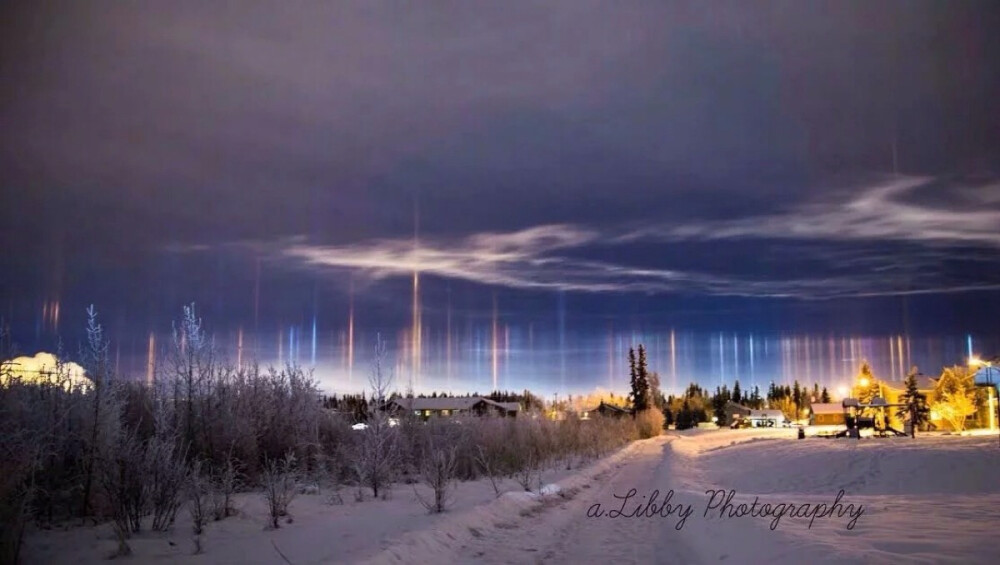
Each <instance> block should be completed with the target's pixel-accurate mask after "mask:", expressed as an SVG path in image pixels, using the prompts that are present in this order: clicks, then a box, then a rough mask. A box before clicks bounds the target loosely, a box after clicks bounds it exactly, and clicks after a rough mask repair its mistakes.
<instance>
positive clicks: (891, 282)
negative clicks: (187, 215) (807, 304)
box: [280, 178, 1000, 298]
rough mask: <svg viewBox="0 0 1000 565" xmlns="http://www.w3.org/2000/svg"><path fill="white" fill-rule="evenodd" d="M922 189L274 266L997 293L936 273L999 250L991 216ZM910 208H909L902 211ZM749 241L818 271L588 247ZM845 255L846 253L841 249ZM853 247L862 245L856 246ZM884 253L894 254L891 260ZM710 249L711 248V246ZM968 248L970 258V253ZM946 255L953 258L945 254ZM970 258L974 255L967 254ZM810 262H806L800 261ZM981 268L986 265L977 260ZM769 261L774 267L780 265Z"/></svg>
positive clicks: (321, 248) (360, 248)
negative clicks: (598, 254) (726, 216)
mask: <svg viewBox="0 0 1000 565" xmlns="http://www.w3.org/2000/svg"><path fill="white" fill-rule="evenodd" d="M929 182H930V181H929V179H918V178H903V179H893V180H890V181H887V182H886V183H883V184H878V185H875V186H871V187H865V188H863V189H862V190H860V191H855V192H854V194H853V195H852V196H851V197H849V198H848V199H846V200H844V201H842V202H832V203H831V202H826V203H807V204H804V205H802V206H799V207H797V208H793V209H791V210H789V211H787V212H783V213H780V214H772V215H765V216H760V217H755V218H740V219H735V220H724V221H710V222H694V221H692V222H688V223H681V224H675V225H661V224H657V225H649V226H645V227H641V228H639V229H630V230H625V229H621V230H609V229H601V230H599V229H593V228H586V227H582V226H577V225H572V224H550V225H541V226H535V227H531V228H528V229H522V230H517V231H511V232H488V233H476V234H471V235H466V236H463V237H459V238H451V239H446V238H434V237H431V238H423V239H420V240H419V241H418V240H415V239H410V238H407V239H383V240H374V241H367V242H361V243H355V244H349V245H314V244H310V243H308V242H305V241H303V240H296V241H291V242H289V243H287V245H285V246H284V247H282V248H281V251H280V253H281V255H282V256H283V257H285V258H290V259H293V260H296V261H300V262H302V263H304V264H305V265H308V266H313V267H327V268H343V269H351V270H355V271H361V272H364V273H367V274H369V275H370V276H372V277H374V278H384V277H390V276H399V275H409V274H411V273H413V272H415V271H416V272H420V273H425V274H430V275H436V276H439V277H444V278H451V279H460V280H465V281H471V282H475V283H481V284H485V285H495V286H502V287H510V288H520V289H551V290H566V291H584V292H645V293H663V292H688V293H699V294H710V295H731V296H761V297H796V298H830V297H837V296H881V295H899V294H921V293H947V292H966V291H972V290H991V289H998V288H1000V278H997V277H994V278H987V279H985V280H983V279H981V278H980V279H978V280H976V279H973V280H969V279H964V278H960V277H954V276H949V275H948V273H945V272H941V271H942V270H943V269H942V267H941V265H942V264H943V262H945V261H949V260H960V261H977V260H978V261H981V260H983V259H984V256H983V253H986V254H987V255H993V253H994V252H995V249H996V248H1000V211H997V210H993V209H990V208H988V207H985V204H986V203H988V198H989V197H988V195H987V196H985V197H984V200H983V201H982V202H983V204H984V207H983V208H977V209H965V210H958V209H942V208H936V207H932V206H931V205H926V204H920V203H917V202H916V201H915V199H914V198H913V196H914V192H915V191H916V190H917V189H919V188H921V187H924V186H927V185H928V183H929ZM907 198H909V200H907ZM742 239H759V240H766V241H769V242H774V241H776V240H777V241H781V240H786V241H795V242H804V243H805V244H807V245H808V246H810V247H808V248H803V249H799V250H798V253H799V255H800V256H796V257H787V258H786V259H787V260H788V261H792V260H796V259H802V257H801V255H802V254H803V253H808V252H810V251H811V252H813V253H815V252H816V249H817V246H820V248H822V246H823V245H834V244H836V245H838V247H837V248H836V249H833V248H832V247H831V248H829V249H824V250H823V258H825V262H826V265H825V267H824V268H822V269H819V270H817V271H816V274H810V273H803V274H802V275H801V276H797V277H795V276H793V277H788V276H786V273H787V272H788V271H789V269H787V268H786V269H775V270H773V272H776V273H778V272H780V273H782V275H781V276H766V273H768V272H772V271H771V270H769V269H761V271H762V272H764V273H765V275H761V273H760V272H758V273H753V272H750V273H741V272H736V271H732V272H718V269H716V270H713V271H707V270H706V271H698V270H692V269H674V268H669V266H660V267H639V266H636V265H633V264H630V262H629V261H628V260H626V259H624V258H622V259H620V260H618V259H615V260H611V261H607V260H603V261H597V260H592V259H586V258H581V257H587V255H588V253H587V251H588V250H593V249H594V248H596V247H603V248H605V249H607V248H608V247H610V248H612V249H615V248H622V249H623V250H624V249H627V248H628V247H629V246H630V245H633V244H654V245H658V246H664V247H667V246H679V245H686V244H687V243H686V242H699V243H703V242H713V241H715V242H718V241H720V240H742ZM845 242H847V243H848V244H849V245H847V246H846V247H845V246H844V243H845ZM861 242H864V243H865V244H864V245H860V244H859V243H861ZM886 242H891V243H895V244H905V248H904V250H903V251H900V252H898V253H897V254H894V252H893V251H892V248H891V247H890V248H886V247H885V245H886ZM720 244H721V243H720ZM970 249H972V250H973V251H969V250H970ZM951 250H954V253H952V252H951ZM976 250H978V251H976ZM809 258H810V259H813V260H816V257H809ZM987 259H988V257H987ZM779 261H780V259H779Z"/></svg>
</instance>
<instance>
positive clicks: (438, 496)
mask: <svg viewBox="0 0 1000 565" xmlns="http://www.w3.org/2000/svg"><path fill="white" fill-rule="evenodd" d="M421 477H422V478H423V482H424V484H425V485H427V486H428V487H430V489H431V491H432V492H433V493H434V499H433V500H425V499H424V498H423V497H422V496H420V493H419V492H418V491H417V489H416V487H414V489H413V491H414V492H415V493H416V494H417V499H418V500H419V501H420V503H421V504H423V506H424V508H426V509H427V510H429V511H430V512H431V513H432V514H439V513H441V512H444V511H445V509H446V508H447V507H448V506H449V505H450V504H451V503H452V496H453V494H454V490H455V449H454V448H451V449H433V450H432V451H431V454H430V455H429V456H426V457H424V463H423V468H422V469H421Z"/></svg>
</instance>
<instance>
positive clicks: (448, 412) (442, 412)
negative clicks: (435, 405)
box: [441, 410, 451, 416]
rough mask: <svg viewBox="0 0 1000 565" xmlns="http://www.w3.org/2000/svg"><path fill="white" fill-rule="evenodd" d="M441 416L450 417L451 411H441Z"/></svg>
mask: <svg viewBox="0 0 1000 565" xmlns="http://www.w3.org/2000/svg"><path fill="white" fill-rule="evenodd" d="M441 415H442V416H451V410H442V411H441Z"/></svg>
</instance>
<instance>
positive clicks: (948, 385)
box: [931, 366, 976, 431]
mask: <svg viewBox="0 0 1000 565" xmlns="http://www.w3.org/2000/svg"><path fill="white" fill-rule="evenodd" d="M974 377H975V374H974V373H973V372H972V371H970V370H969V369H968V368H967V367H962V366H954V367H945V368H944V370H943V371H942V372H941V377H940V378H938V381H937V384H936V385H935V386H934V401H933V402H932V403H931V409H932V410H933V411H935V412H937V413H938V414H939V415H940V416H941V419H942V420H944V421H946V422H948V424H950V425H951V427H952V429H953V430H955V431H961V430H964V429H965V420H966V418H968V417H969V416H971V415H973V414H975V413H976V385H975V380H974Z"/></svg>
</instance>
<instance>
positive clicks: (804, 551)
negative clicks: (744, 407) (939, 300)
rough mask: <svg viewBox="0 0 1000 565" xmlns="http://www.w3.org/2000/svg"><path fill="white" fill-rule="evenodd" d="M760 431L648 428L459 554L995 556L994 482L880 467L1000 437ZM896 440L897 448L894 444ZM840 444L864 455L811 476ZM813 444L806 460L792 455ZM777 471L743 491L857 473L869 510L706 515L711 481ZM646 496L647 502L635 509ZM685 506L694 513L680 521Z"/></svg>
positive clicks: (800, 492)
mask: <svg viewBox="0 0 1000 565" xmlns="http://www.w3.org/2000/svg"><path fill="white" fill-rule="evenodd" d="M757 441H759V440H753V441H751V444H752V445H751V444H747V445H740V446H737V447H730V445H731V444H732V443H733V442H732V441H731V437H730V436H729V435H728V432H720V433H719V434H716V435H715V436H706V437H704V438H690V437H682V438H677V437H669V436H664V437H661V438H657V439H654V440H647V441H644V442H639V443H638V444H636V445H634V446H633V448H632V449H630V450H629V451H628V453H627V454H626V455H625V456H624V457H621V458H619V459H618V460H617V461H615V462H614V464H613V465H612V466H610V468H608V469H606V470H604V471H603V472H600V473H597V474H589V475H588V474H584V476H583V477H581V479H583V482H578V483H577V485H576V486H579V487H580V488H579V489H578V490H577V489H576V488H571V489H569V490H568V491H565V492H564V494H565V496H564V497H548V498H547V499H546V500H545V502H543V503H542V504H540V505H537V506H535V507H533V508H531V509H530V510H529V511H524V512H521V514H520V515H519V517H518V518H517V519H514V520H509V521H506V522H503V521H501V522H497V523H495V524H493V527H491V528H486V529H477V532H476V535H474V536H472V538H471V539H469V540H468V541H466V542H464V543H463V544H461V547H460V548H459V550H458V555H457V556H456V557H457V559H456V560H457V562H460V563H493V564H498V563H574V564H578V563H610V562H614V563H664V564H671V563H685V564H689V563H695V564H697V563H724V562H739V563H747V562H758V563H762V562H767V563H801V562H809V563H843V562H845V560H848V561H858V560H860V561H863V562H865V563H941V562H964V563H988V562H991V561H992V560H991V558H990V557H989V556H991V555H992V551H991V549H990V547H991V546H992V541H991V540H992V538H993V533H992V532H991V527H992V526H991V525H990V524H995V523H996V522H997V520H998V518H1000V510H998V505H997V502H1000V493H998V492H997V490H996V489H995V488H994V487H992V486H990V485H988V484H984V483H980V484H977V485H973V487H972V491H961V490H959V492H953V493H948V492H942V491H941V490H940V487H939V486H937V485H940V484H941V482H940V481H935V479H934V477H932V476H930V475H928V477H927V478H926V479H923V480H917V479H910V480H908V481H906V482H905V483H900V482H899V480H898V479H895V478H893V475H897V476H898V475H900V474H901V473H897V472H896V470H895V469H893V472H892V474H890V473H885V472H883V471H882V469H881V467H882V466H887V465H889V464H892V463H893V462H895V461H896V460H908V458H911V457H919V458H920V462H921V463H920V464H916V460H915V459H914V466H915V467H917V468H918V469H919V468H925V467H930V468H933V465H934V463H935V462H937V461H949V460H950V461H952V462H953V461H955V460H956V458H961V457H965V458H968V459H969V460H971V461H977V462H981V464H985V465H993V464H995V462H996V461H997V454H996V452H995V451H993V450H982V449H981V448H980V447H978V446H975V445H969V444H968V442H955V441H953V440H949V441H947V442H944V443H942V444H941V445H938V444H937V443H931V444H925V445H921V444H919V443H912V442H911V443H898V444H893V445H889V444H877V443H868V444H865V443H861V444H852V443H848V442H842V443H838V444H831V443H823V442H826V440H813V441H812V442H795V441H788V440H787V439H778V440H777V441H767V440H766V438H765V439H764V441H765V443H757ZM713 442H716V443H713ZM883 445H885V446H888V447H889V448H890V449H881V448H882V446H883ZM840 456H844V457H847V458H848V459H849V460H850V461H853V462H855V463H858V462H863V464H855V465H853V466H852V467H851V468H850V469H849V470H847V471H840V472H839V474H838V475H837V477H838V479H837V480H840V481H842V482H840V483H838V482H837V481H836V480H828V481H825V482H826V484H824V485H819V486H817V485H811V484H810V483H809V481H810V480H815V478H816V477H817V476H819V477H822V474H821V473H822V471H823V470H825V468H826V467H831V466H834V461H836V460H837V458H838V457H840ZM803 457H804V458H805V460H804V461H802V462H798V463H797V464H791V465H790V464H788V463H794V462H797V461H798V459H796V458H803ZM734 459H735V461H734ZM741 459H742V460H743V461H742V464H741V462H740V460H741ZM983 459H985V460H983ZM805 461H811V463H806V462H805ZM720 464H721V465H723V468H721V469H720V468H718V467H719V465H720ZM949 464H953V463H949ZM852 472H853V473H855V475H851V473H852ZM720 479H721V480H720ZM764 479H770V480H771V481H772V482H773V483H774V484H775V486H776V488H769V489H760V490H754V491H748V492H759V493H762V494H759V495H757V494H745V493H744V492H742V491H741V492H739V494H738V495H737V498H736V499H735V501H734V502H739V501H742V502H746V503H747V504H749V503H751V502H752V501H753V500H754V499H755V498H756V497H758V496H759V497H760V498H761V501H762V503H763V502H764V501H770V502H772V503H774V504H780V503H793V504H796V505H801V504H804V503H809V504H810V505H811V506H813V507H815V506H816V505H819V504H824V503H825V504H831V505H832V503H833V502H834V498H835V496H836V492H837V490H838V489H840V488H844V487H848V488H847V490H848V493H847V494H846V496H845V498H844V499H843V502H844V506H845V507H846V506H847V505H848V504H856V505H859V506H860V505H864V508H865V513H864V514H859V515H858V518H857V521H856V527H854V528H852V529H849V528H848V527H847V525H848V523H849V522H850V521H851V515H850V514H846V515H842V516H839V517H838V516H828V517H825V518H824V517H821V518H819V519H817V520H816V521H815V524H814V525H813V527H812V528H809V527H808V522H809V520H808V518H802V517H794V516H790V515H785V516H783V517H782V518H781V522H780V524H779V525H778V527H777V528H775V529H774V530H772V529H770V527H769V525H770V522H771V518H770V517H767V516H764V517H753V516H746V517H742V518H740V517H735V518H733V517H727V518H720V517H719V516H718V512H717V511H713V512H709V514H708V516H706V515H705V510H706V506H707V505H708V502H709V498H710V497H709V496H708V495H706V492H705V491H706V489H713V488H722V487H723V486H725V488H730V485H732V487H734V488H737V489H739V488H740V487H741V485H742V484H743V483H746V482H754V481H756V482H757V483H760V482H762V481H763V480H764ZM932 481H933V482H934V483H936V484H932ZM963 484H964V485H965V486H962V485H963ZM969 484H970V483H969V482H968V481H961V480H959V481H955V488H957V489H968V488H969ZM945 488H950V487H945ZM632 489H635V495H634V496H633V497H632V498H631V499H629V501H628V504H626V505H624V506H623V500H622V498H621V497H624V496H627V493H629V492H630V491H631V490H632ZM894 489H896V490H894ZM899 489H902V490H899ZM907 489H913V490H911V491H910V492H907ZM928 489H929V490H928ZM655 490H659V494H658V499H657V506H655V507H650V508H648V510H647V507H646V506H644V503H645V502H646V501H645V500H643V497H644V496H651V495H652V493H653V492H654V491H655ZM671 490H673V491H674V492H673V496H672V497H671V498H670V500H669V503H670V504H671V505H672V506H671V507H666V508H665V507H664V506H662V503H663V502H665V500H664V499H665V497H666V495H667V493H668V492H669V491H671ZM973 491H976V492H977V494H973ZM889 493H892V494H889ZM900 495H906V496H900ZM595 504H600V505H601V510H603V511H604V515H603V516H601V517H588V512H589V513H590V514H594V513H595V512H596V508H597V507H595V506H594V505H595ZM637 507H639V508H640V509H641V510H640V512H644V513H645V515H644V516H642V517H627V516H631V515H632V514H634V513H635V510H636V508H637ZM852 508H853V507H852ZM928 509H932V510H931V511H930V512H929V511H928ZM614 511H620V512H622V513H623V514H624V515H623V516H620V515H616V514H615V512H614ZM685 511H688V512H690V514H689V515H688V517H687V518H686V519H684V520H683V527H682V528H681V529H680V530H678V529H677V525H678V523H679V522H680V521H681V519H682V514H683V513H684V512H685ZM609 516H610V517H609Z"/></svg>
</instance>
